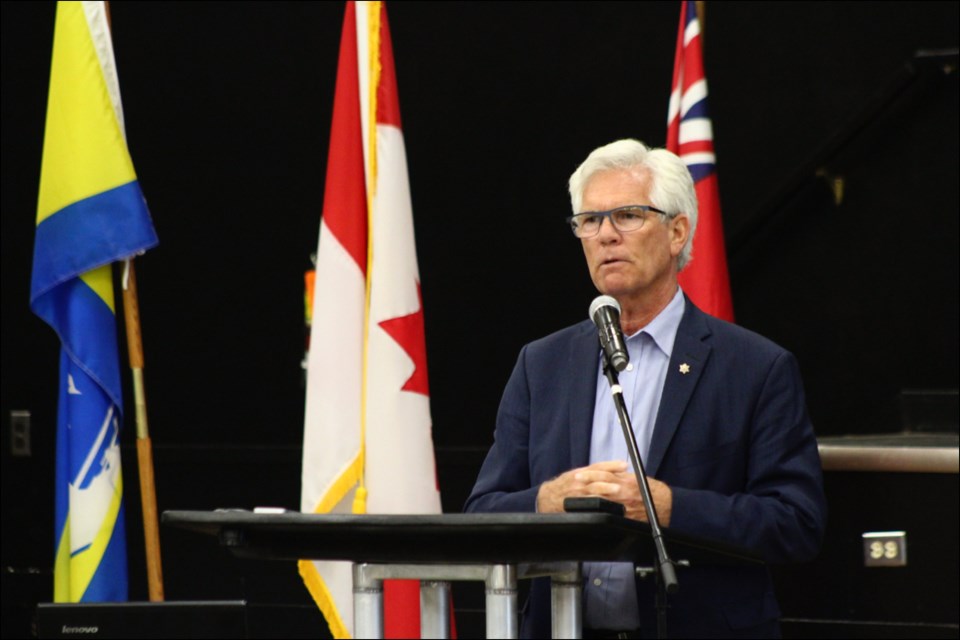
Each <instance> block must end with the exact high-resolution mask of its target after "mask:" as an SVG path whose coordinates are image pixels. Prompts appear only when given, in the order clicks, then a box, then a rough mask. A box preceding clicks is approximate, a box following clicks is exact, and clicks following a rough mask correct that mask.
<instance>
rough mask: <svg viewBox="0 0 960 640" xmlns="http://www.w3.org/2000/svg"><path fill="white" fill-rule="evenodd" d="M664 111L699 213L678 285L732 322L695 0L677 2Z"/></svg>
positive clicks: (673, 148)
mask: <svg viewBox="0 0 960 640" xmlns="http://www.w3.org/2000/svg"><path fill="white" fill-rule="evenodd" d="M681 7H682V8H681V10H680V30H679V33H678V34H677V52H676V57H675V58H674V63H673V89H672V91H671V93H670V105H669V108H668V113H667V149H669V150H670V151H672V152H674V153H675V154H677V155H678V156H680V157H681V158H682V159H683V161H684V163H685V164H686V165H687V168H688V169H689V170H690V174H691V175H692V176H693V181H694V184H695V186H696V190H697V201H698V203H699V214H698V220H697V233H696V235H695V237H694V243H693V260H692V261H691V262H690V263H689V264H688V265H687V266H686V267H685V268H684V270H683V271H681V272H680V276H679V280H680V286H681V287H683V290H684V292H685V293H686V294H687V295H688V296H689V297H690V299H691V300H693V302H694V304H696V305H697V306H698V307H700V308H701V309H703V310H704V311H706V312H707V313H709V314H711V315H714V316H717V317H718V318H723V319H724V320H729V321H731V322H732V321H733V301H732V299H731V296H730V278H729V276H728V274H727V255H726V249H725V247H724V242H723V223H722V221H721V218H720V195H719V189H718V187H717V172H716V155H715V154H714V151H713V125H712V124H711V122H710V116H709V114H708V112H707V78H706V75H705V74H704V70H703V39H702V38H701V34H700V21H699V20H698V19H697V6H696V3H695V2H692V1H690V2H683V3H682V5H681Z"/></svg>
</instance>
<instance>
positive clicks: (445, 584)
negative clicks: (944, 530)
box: [162, 510, 759, 638]
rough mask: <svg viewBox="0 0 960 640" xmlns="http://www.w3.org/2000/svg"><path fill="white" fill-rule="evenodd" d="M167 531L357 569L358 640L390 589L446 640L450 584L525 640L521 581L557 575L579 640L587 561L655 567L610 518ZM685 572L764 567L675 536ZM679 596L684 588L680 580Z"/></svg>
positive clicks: (245, 552)
mask: <svg viewBox="0 0 960 640" xmlns="http://www.w3.org/2000/svg"><path fill="white" fill-rule="evenodd" d="M162 521H163V523H164V524H165V525H169V526H174V527H178V528H182V529H187V530H192V531H197V532H199V533H203V534H207V535H212V536H216V537H217V538H218V539H219V541H220V544H221V545H223V546H225V547H227V548H228V549H230V551H231V552H233V553H234V554H235V555H237V556H239V557H242V558H259V559H270V560H290V561H293V560H300V559H313V560H348V561H351V562H353V563H354V568H353V579H354V587H353V588H354V626H355V636H356V637H358V638H382V637H383V613H382V612H383V590H382V585H383V580H385V579H393V578H403V579H417V580H420V581H421V582H420V584H421V591H420V593H421V598H420V600H421V633H422V634H423V637H434V638H446V637H448V630H449V608H448V604H447V603H448V601H449V600H448V597H449V581H452V580H481V581H483V582H484V583H485V584H486V620H487V637H489V638H516V637H517V635H518V624H517V580H518V579H525V578H533V577H543V576H549V577H550V578H551V592H552V604H553V613H552V622H553V637H554V638H580V637H581V626H582V624H581V594H582V580H581V572H580V566H581V563H583V562H635V563H639V564H653V562H654V558H655V552H654V549H653V543H652V540H651V538H650V529H649V527H648V526H647V525H646V524H644V523H641V522H636V521H634V520H627V519H625V518H622V517H619V516H614V515H609V514H602V513H575V514H574V513H563V514H534V513H522V514H521V513H517V514H445V515H315V514H304V513H299V512H285V513H276V514H274V513H270V514H266V513H255V512H250V511H243V510H216V511H166V512H164V514H163V518H162ZM664 538H665V540H666V543H667V546H668V548H669V549H670V553H671V555H672V556H673V557H674V558H676V559H678V560H679V561H680V562H682V563H704V564H737V563H742V562H759V560H758V559H757V558H756V557H755V556H752V555H751V554H749V553H747V552H744V551H742V550H737V549H731V548H723V547H718V546H717V545H716V544H713V543H710V542H707V541H702V540H697V539H694V538H690V537H686V536H678V535H669V534H667V533H666V532H665V535H664ZM680 585H681V586H680V588H681V589H682V588H683V586H682V585H683V577H682V573H681V574H680Z"/></svg>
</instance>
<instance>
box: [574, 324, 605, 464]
mask: <svg viewBox="0 0 960 640" xmlns="http://www.w3.org/2000/svg"><path fill="white" fill-rule="evenodd" d="M599 357H600V340H599V338H598V337H597V332H596V331H595V329H594V326H593V324H592V323H590V322H589V321H587V322H586V323H584V324H583V329H582V330H581V331H580V332H579V333H578V334H577V335H576V337H575V338H574V340H573V345H572V346H571V349H570V363H569V367H570V368H569V369H568V371H569V374H570V380H571V383H570V396H569V398H568V401H569V415H570V429H569V431H570V464H571V467H570V468H576V467H583V466H586V465H587V464H589V463H590V435H591V433H592V431H593V407H594V402H595V401H596V393H597V367H598V366H599V359H598V358H599Z"/></svg>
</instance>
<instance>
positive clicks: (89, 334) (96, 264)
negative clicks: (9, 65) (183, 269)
mask: <svg viewBox="0 0 960 640" xmlns="http://www.w3.org/2000/svg"><path fill="white" fill-rule="evenodd" d="M156 244H157V236H156V232H155V231H154V228H153V223H152V222H151V220H150V214H149V212H148V210H147V206H146V203H145V201H144V199H143V194H142V193H141V191H140V186H139V183H138V182H137V179H136V174H135V172H134V169H133V163H132V161H131V160H130V154H129V151H128V149H127V145H126V138H125V134H124V130H123V115H122V111H121V109H120V94H119V85H118V82H117V78H116V65H115V63H114V60H113V48H112V43H111V40H110V31H109V28H108V25H107V21H106V11H105V7H104V3H103V2H60V3H58V6H57V18H56V26H55V32H54V44H53V58H52V65H51V72H50V96H49V99H48V103H47V121H46V129H45V132H44V143H43V162H42V167H41V171H40V195H39V202H38V205H37V233H36V238H35V242H34V261H33V276H32V282H31V288H30V306H31V308H32V309H33V311H34V313H36V314H37V315H38V316H40V317H41V318H42V319H43V320H44V321H45V322H47V324H49V325H50V326H51V327H52V328H53V329H54V330H55V331H56V332H57V335H58V336H59V337H60V343H61V354H60V377H59V384H60V394H59V402H58V407H57V461H56V496H55V527H56V530H55V545H56V547H55V563H54V600H55V601H56V602H103V601H124V600H126V599H127V593H128V588H127V547H126V533H125V526H124V509H123V474H122V473H121V464H120V433H121V428H122V425H123V417H122V416H123V399H122V393H121V384H120V358H119V351H118V346H117V323H116V309H115V304H114V289H113V272H112V263H113V262H116V261H118V260H123V259H126V258H129V257H131V256H134V255H137V254H139V253H142V252H143V251H145V250H146V249H148V248H150V247H153V246H154V245H156Z"/></svg>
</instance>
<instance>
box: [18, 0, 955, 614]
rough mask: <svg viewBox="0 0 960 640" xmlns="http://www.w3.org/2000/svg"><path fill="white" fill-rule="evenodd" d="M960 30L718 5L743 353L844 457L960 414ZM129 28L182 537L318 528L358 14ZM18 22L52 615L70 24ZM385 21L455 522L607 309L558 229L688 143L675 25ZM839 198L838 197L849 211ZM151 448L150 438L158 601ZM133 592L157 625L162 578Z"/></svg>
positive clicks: (124, 78) (167, 473) (441, 16)
mask: <svg viewBox="0 0 960 640" xmlns="http://www.w3.org/2000/svg"><path fill="white" fill-rule="evenodd" d="M957 8H958V4H957V3H956V2H909V3H908V2H876V3H842V2H831V3H821V2H804V3H792V2H777V3H748V2H725V3H707V11H706V20H705V31H706V42H705V46H706V67H707V74H708V78H709V82H710V91H711V93H710V107H711V111H712V116H713V121H714V131H715V139H716V149H717V156H718V169H719V177H720V190H721V198H722V205H723V216H724V227H725V230H726V232H727V239H728V247H729V252H730V263H731V275H732V287H733V295H734V305H735V309H736V314H737V321H738V322H739V323H740V324H742V325H744V326H746V327H748V328H751V329H753V330H756V331H759V332H760V333H763V334H765V335H767V336H768V337H770V338H772V339H774V340H775V341H777V342H779V343H780V344H782V345H783V346H785V347H786V348H788V349H790V350H792V351H794V352H795V353H796V355H797V356H798V358H799V361H800V364H801V367H802V369H803V372H804V375H805V380H806V383H807V388H808V394H809V404H810V409H811V413H812V415H813V419H814V423H815V425H816V428H817V431H818V434H820V435H831V434H834V435H835V434H846V433H860V434H862V433H876V432H890V431H896V430H899V429H900V428H901V426H902V425H901V417H900V406H899V398H900V392H901V390H903V389H917V388H920V389H956V388H957V386H958V381H957V372H958V366H957V365H958V362H957V360H958V357H957V356H958V345H957V324H958V323H957V315H958V300H957V292H958V282H957V276H958V251H957V238H958V233H957V231H958V230H957V219H958V203H957V193H958V189H957V186H958V185H957V175H958V173H957V169H958V166H957V159H958V136H957V114H958V108H957V96H958V92H957V76H956V70H955V65H956V53H954V54H953V56H952V58H950V57H949V56H948V59H949V60H952V64H953V70H952V72H945V71H944V70H943V66H942V64H940V62H939V60H940V59H934V61H933V62H932V63H924V62H923V60H921V61H919V62H918V61H915V60H914V57H913V56H914V53H915V52H916V51H917V50H920V49H924V50H937V49H943V48H951V47H952V48H954V50H955V48H956V46H957V44H958V29H957V25H958V15H957V13H958V11H957ZM111 9H112V17H113V28H114V47H115V52H116V59H117V65H118V69H119V74H120V86H121V91H122V94H123V103H124V111H125V116H126V126H127V137H128V141H129V146H130V150H131V154H132V157H133V160H134V164H135V166H136V169H137V173H138V175H139V178H140V182H141V185H142V187H143V190H144V193H145V194H146V197H147V200H148V202H149V205H150V209H151V212H152V215H153V219H154V222H155V225H156V228H157V231H158V234H159V236H160V241H161V244H160V246H159V248H157V249H155V250H153V251H151V252H150V253H148V254H147V255H146V256H144V257H143V258H142V259H140V260H138V262H137V268H138V278H139V286H140V292H141V299H140V305H141V313H142V317H143V331H144V341H145V350H146V383H147V395H148V402H149V415H150V422H151V427H152V435H153V439H154V446H155V447H156V449H157V480H158V498H159V501H160V508H161V509H169V508H198V509H209V508H216V507H222V506H238V507H252V506H254V505H257V504H265V503H269V504H277V505H280V506H285V507H290V508H296V507H297V505H298V503H299V498H298V495H299V451H298V447H299V444H300V441H301V437H302V421H303V402H304V400H303V386H302V377H303V372H302V369H301V360H302V358H303V349H304V327H303V272H304V271H305V270H306V269H308V268H309V267H310V264H311V262H310V254H311V253H312V252H313V251H315V248H316V241H317V231H318V228H319V214H320V210H321V206H322V192H323V180H324V175H325V165H326V154H327V145H328V140H329V126H330V115H331V104H332V98H333V88H334V75H335V65H336V59H337V51H338V47H339V34H340V29H341V25H342V18H343V5H342V4H341V3H284V2H271V3H214V2H191V3H177V2H162V3H161V2H137V3H124V2H115V3H112V6H111ZM0 10H2V34H3V36H2V51H3V55H2V69H3V72H2V73H3V75H2V80H3V85H2V89H3V91H2V123H0V124H2V140H3V142H2V185H3V188H2V215H0V221H2V243H3V245H2V247H3V248H2V265H3V272H2V273H3V275H2V389H0V413H2V416H3V428H4V431H3V435H4V437H3V439H2V447H3V448H2V451H3V464H2V468H3V482H2V490H3V495H2V505H3V518H2V519H3V531H2V533H3V536H2V538H3V558H2V562H3V566H4V567H5V571H4V581H5V582H4V599H7V598H8V593H12V592H13V590H14V589H15V590H16V591H17V593H18V595H19V597H21V598H25V599H29V597H33V595H36V597H38V598H43V597H44V596H43V594H44V590H48V589H49V587H48V582H49V580H50V575H49V571H50V565H51V562H52V549H53V534H52V511H53V507H52V505H53V497H52V491H53V488H52V484H53V482H52V478H53V466H52V463H53V459H52V451H53V444H54V431H55V420H56V419H55V416H56V414H55V402H56V394H57V388H56V367H57V351H58V344H57V341H56V338H55V336H54V334H53V332H52V331H51V330H50V329H49V328H48V327H46V326H45V325H43V323H42V322H41V321H40V320H38V319H37V318H36V317H34V316H32V315H31V314H30V312H29V309H28V291H29V277H30V265H31V256H32V246H33V228H34V217H35V208H36V196H37V186H38V181H39V169H40V152H41V148H42V140H43V123H44V113H45V107H46V94H47V83H48V79H49V64H50V51H51V43H52V36H53V16H54V4H53V3H47V2H33V3H8V2H4V3H2V4H0ZM388 11H389V19H390V26H391V30H392V35H393V43H394V49H395V55H396V66H397V75H398V82H399V89H400V104H401V111H402V117H403V128H404V134H405V137H406V144H407V152H408V163H409V171H410V179H411V189H412V194H413V205H414V218H415V226H416V237H417V248H418V252H419V262H420V272H421V278H422V290H423V298H424V305H425V309H426V314H425V318H426V335H427V349H428V360H429V368H430V376H431V379H430V385H431V403H432V411H433V420H434V440H435V443H436V445H437V459H438V465H439V470H440V476H441V477H440V480H441V490H442V492H443V497H444V507H445V509H447V510H459V508H460V505H461V504H462V501H463V499H464V497H465V494H466V491H467V490H468V489H469V485H470V483H471V482H472V479H473V474H475V472H476V469H477V465H478V464H479V461H480V459H481V457H482V454H483V451H484V450H485V448H486V447H487V446H488V445H489V443H490V441H491V436H492V429H493V421H494V416H495V413H496V408H497V404H498V402H499V395H500V392H501V390H502V387H503V384H504V383H505V381H506V378H507V376H508V375H509V372H510V370H511V368H512V365H513V362H514V359H515V357H516V354H517V352H518V350H519V348H520V347H521V346H522V345H523V344H524V343H525V342H527V341H529V340H531V339H534V338H536V337H539V336H541V335H544V334H546V333H548V332H550V331H553V330H555V329H557V328H560V327H562V326H565V325H567V324H570V323H572V322H576V321H579V320H580V319H582V318H584V317H585V315H586V307H587V305H588V304H589V302H590V300H591V299H592V297H593V295H594V291H593V290H592V286H591V284H590V282H589V278H588V277H587V273H586V270H585V269H584V266H583V264H582V254H581V252H580V249H579V246H578V244H577V242H576V241H575V240H574V239H573V237H572V236H571V235H570V233H569V231H567V230H566V229H565V228H564V224H563V217H564V216H565V215H568V208H569V204H568V199H567V195H566V190H565V182H566V178H567V177H568V176H569V174H570V172H571V171H572V170H573V169H574V168H575V167H576V166H577V164H578V163H579V161H580V160H581V159H582V158H583V157H584V156H585V155H586V154H587V153H588V152H589V151H590V150H592V149H593V148H594V147H596V146H598V145H600V144H603V143H606V142H609V141H611V140H614V139H617V138H621V137H637V138H640V139H643V140H645V141H646V142H648V143H650V144H652V145H658V146H659V145H662V144H663V143H664V141H665V124H664V121H665V119H666V109H667V100H668V94H669V91H670V78H671V72H672V64H673V53H674V44H675V38H676V29H677V20H678V15H679V3H675V2H643V3H625V2H613V3H604V2H591V3H580V2H572V3H551V4H545V3H464V2H446V3H422V2H402V3H401V2H397V3H392V4H390V5H389V6H388ZM908 63H909V64H910V66H909V67H908V66H907V65H908ZM888 98H889V99H888ZM868 116H869V117H868ZM872 116H876V117H875V118H874V117H872ZM851 132H858V135H855V136H851V135H850V134H851ZM818 171H819V173H820V174H827V175H828V176H832V175H834V174H836V175H839V176H842V177H843V178H844V185H845V189H844V197H843V200H842V202H840V204H837V203H836V202H835V200H834V199H833V197H832V195H831V191H830V189H829V188H828V181H827V180H826V179H824V178H822V177H817V174H818ZM129 397H131V396H129V395H128V398H129ZM12 410H29V411H30V412H31V415H32V430H31V437H32V440H31V445H32V446H31V455H30V456H14V455H13V452H12V451H11V448H10V436H9V413H10V411H12ZM132 441H133V423H132V415H129V416H128V417H127V432H126V434H125V442H127V444H128V446H127V449H126V452H125V453H126V470H125V471H126V474H127V477H128V480H127V485H126V486H127V498H128V505H127V506H128V520H129V521H130V534H129V540H130V544H129V546H130V547H131V552H130V553H131V566H132V571H134V572H138V571H142V570H141V569H140V568H139V567H140V564H139V562H140V560H139V558H140V557H142V550H140V549H139V546H140V543H139V539H138V538H137V535H139V529H138V526H139V525H138V524H137V522H136V513H137V512H136V509H137V506H138V499H137V496H136V491H137V480H136V475H135V464H136V462H135V457H134V455H133V451H132V448H131V447H130V446H129V444H130V443H132ZM163 534H164V536H165V538H164V549H165V553H166V557H165V569H166V571H167V574H168V592H171V591H172V593H169V595H170V596H171V597H173V598H177V597H189V596H191V595H194V594H195V593H199V595H209V594H210V593H214V595H224V593H222V592H219V591H217V589H216V588H211V589H210V592H209V593H206V592H203V591H202V589H201V588H200V587H198V586H197V583H198V580H199V579H198V577H197V576H196V575H195V574H194V573H192V572H190V571H189V570H186V569H185V568H184V567H185V566H193V562H196V561H199V560H198V559H197V558H195V557H193V556H191V555H189V554H191V553H194V552H197V553H199V554H200V555H203V554H204V553H205V552H207V551H209V548H208V547H206V546H205V544H204V543H207V542H209V541H199V540H193V539H192V538H191V539H181V538H180V537H178V536H179V534H177V533H175V532H166V531H164V532H163ZM171 540H172V541H174V542H171ZM175 542H176V544H175ZM180 542H182V544H180ZM194 546H201V547H203V551H196V550H195V549H194V550H193V551H191V550H190V549H191V547H194ZM185 549H186V550H185ZM138 554H140V555H139V556H138ZM185 554H188V555H185ZM208 561H209V560H208ZM232 566H233V565H231V564H230V563H229V562H226V561H225V562H223V563H222V565H221V566H220V570H219V571H218V572H215V573H216V574H217V575H216V576H215V577H214V578H211V579H212V580H214V583H215V584H217V585H219V584H220V582H219V581H221V580H222V581H223V585H224V591H225V592H226V593H225V595H228V596H232V595H237V596H241V597H242V596H249V595H250V591H249V590H250V589H254V590H255V589H256V588H255V587H251V586H249V581H248V582H244V584H245V585H246V586H241V587H236V586H235V585H236V584H237V580H233V579H232V578H230V577H229V575H228V576H227V577H224V572H226V573H227V574H229V572H230V571H234V569H231V568H230V567H232ZM178 576H180V578H178ZM234 577H235V576H234ZM294 578H295V576H294ZM8 580H10V581H12V582H10V583H9V585H8V582H7V581H8ZM238 580H239V581H240V582H243V579H242V578H240V579H238ZM171 581H172V582H171ZM294 582H295V580H294ZM25 584H29V585H32V586H31V587H30V588H26V587H24V586H23V585H25ZM11 585H12V586H11ZM228 585H233V586H228ZM8 587H11V588H8ZM132 588H133V591H132V596H133V597H135V598H143V597H145V595H144V594H145V586H142V584H141V583H140V582H139V578H138V576H137V575H134V580H133V587H132ZM31 589H32V590H33V591H31ZM198 589H199V591H198ZM291 589H292V590H293V589H295V587H291ZM34 592H36V593H34ZM25 594H26V595H25ZM37 594H39V595H37ZM11 597H13V596H11ZM46 597H49V596H46ZM5 606H6V605H5Z"/></svg>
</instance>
